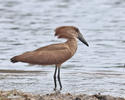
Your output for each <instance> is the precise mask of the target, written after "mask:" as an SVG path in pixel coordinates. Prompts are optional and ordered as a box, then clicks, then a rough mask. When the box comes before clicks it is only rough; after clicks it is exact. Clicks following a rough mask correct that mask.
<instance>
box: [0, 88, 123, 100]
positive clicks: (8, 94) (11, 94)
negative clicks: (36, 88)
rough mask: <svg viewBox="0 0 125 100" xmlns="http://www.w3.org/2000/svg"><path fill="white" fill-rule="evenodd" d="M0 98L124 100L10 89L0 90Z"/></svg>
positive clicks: (15, 99)
mask: <svg viewBox="0 0 125 100" xmlns="http://www.w3.org/2000/svg"><path fill="white" fill-rule="evenodd" d="M0 100H125V99H124V98H120V97H112V96H110V95H101V94H95V95H87V94H79V95H74V94H70V93H66V94H61V93H60V92H55V93H50V94H44V95H43V94H42V95H41V94H37V95H36V94H32V93H25V92H22V91H17V90H11V91H0Z"/></svg>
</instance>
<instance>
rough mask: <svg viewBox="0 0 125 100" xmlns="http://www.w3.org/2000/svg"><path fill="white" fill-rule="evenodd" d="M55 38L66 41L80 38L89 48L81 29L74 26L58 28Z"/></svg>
mask: <svg viewBox="0 0 125 100" xmlns="http://www.w3.org/2000/svg"><path fill="white" fill-rule="evenodd" d="M55 36H58V38H66V39H72V38H78V39H79V40H80V41H81V42H82V43H84V44H85V45H87V46H89V45H88V43H87V42H86V40H85V39H84V37H83V35H82V34H81V33H80V31H79V29H78V28H77V27H74V26H61V27H58V28H56V30H55Z"/></svg>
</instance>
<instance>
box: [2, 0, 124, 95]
mask: <svg viewBox="0 0 125 100" xmlns="http://www.w3.org/2000/svg"><path fill="white" fill-rule="evenodd" d="M62 25H73V26H76V27H78V28H79V29H80V31H81V33H82V34H83V35H84V37H85V39H86V40H87V42H88V43H89V45H90V47H86V46H85V45H83V44H82V43H81V42H79V41H78V50H77V52H76V54H75V55H74V56H73V57H72V59H70V60H68V61H67V62H65V63H64V64H63V65H62V68H61V79H62V84H63V90H62V92H63V93H66V92H71V93H75V94H79V93H86V94H96V93H102V94H110V95H114V96H121V97H125V95H124V94H125V1H124V0H89V1H88V0H27V1H26V0H0V89H1V90H11V89H18V90H22V91H25V92H32V93H48V92H53V87H54V83H53V73H54V69H55V67H54V66H39V65H29V64H25V63H16V64H12V63H11V62H10V61H9V60H10V58H11V57H13V56H15V55H18V54H21V53H23V52H25V51H30V50H34V49H36V48H39V47H42V46H45V45H49V44H52V43H60V42H64V41H65V40H61V39H57V38H56V37H54V29H55V28H56V27H58V26H62Z"/></svg>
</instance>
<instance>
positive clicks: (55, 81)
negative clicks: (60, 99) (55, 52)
mask: <svg viewBox="0 0 125 100" xmlns="http://www.w3.org/2000/svg"><path fill="white" fill-rule="evenodd" d="M56 72H57V65H56V66H55V72H54V76H53V78H54V84H55V88H54V90H56V87H57V84H56Z"/></svg>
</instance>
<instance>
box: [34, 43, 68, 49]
mask: <svg viewBox="0 0 125 100" xmlns="http://www.w3.org/2000/svg"><path fill="white" fill-rule="evenodd" d="M62 49H67V45H65V44H64V43H60V44H51V45H48V46H45V47H41V48H38V49H36V50H34V51H43V50H45V51H51V50H62Z"/></svg>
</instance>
